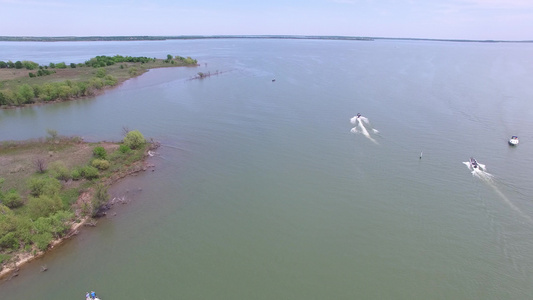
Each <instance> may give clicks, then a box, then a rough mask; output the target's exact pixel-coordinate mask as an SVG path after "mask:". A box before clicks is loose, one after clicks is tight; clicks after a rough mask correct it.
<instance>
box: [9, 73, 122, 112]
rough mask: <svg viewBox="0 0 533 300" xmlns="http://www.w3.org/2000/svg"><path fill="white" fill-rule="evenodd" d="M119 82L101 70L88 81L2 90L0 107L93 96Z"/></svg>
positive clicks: (69, 81) (22, 86)
mask: <svg viewBox="0 0 533 300" xmlns="http://www.w3.org/2000/svg"><path fill="white" fill-rule="evenodd" d="M117 83H118V80H117V79H116V78H115V77H114V76H112V75H107V74H106V70H105V69H103V68H100V69H98V70H97V72H96V75H95V76H94V77H92V78H91V79H90V80H88V81H79V82H74V81H71V80H65V81H63V82H49V83H45V84H42V85H29V84H27V83H25V84H22V85H19V86H18V87H16V88H15V89H14V90H0V106H1V105H7V106H21V105H25V104H32V103H35V102H39V101H43V102H49V101H54V100H66V99H69V98H75V97H83V96H91V95H93V94H94V93H95V92H96V90H101V89H102V88H104V87H106V86H114V85H116V84H117Z"/></svg>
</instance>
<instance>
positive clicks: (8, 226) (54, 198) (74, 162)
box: [0, 131, 153, 277]
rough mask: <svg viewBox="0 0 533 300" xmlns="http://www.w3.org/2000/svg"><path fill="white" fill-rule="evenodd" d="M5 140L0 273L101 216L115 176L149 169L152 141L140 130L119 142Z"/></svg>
mask: <svg viewBox="0 0 533 300" xmlns="http://www.w3.org/2000/svg"><path fill="white" fill-rule="evenodd" d="M50 133H51V134H49V136H48V137H47V138H42V139H38V140H31V141H24V142H11V141H4V142H0V143H1V144H0V178H1V179H0V277H1V276H2V274H3V275H5V274H6V271H8V270H13V269H16V267H17V266H18V264H20V263H21V262H22V261H24V260H27V259H28V258H32V257H36V256H38V255H40V254H42V253H44V252H45V251H46V250H47V249H49V247H50V246H52V245H55V244H57V243H58V242H60V241H62V240H63V239H64V238H66V237H70V236H72V235H73V234H74V233H75V229H76V228H78V227H79V226H80V225H81V224H83V223H84V222H85V221H86V220H88V219H90V218H94V217H98V216H99V215H101V214H102V212H103V211H105V209H106V207H107V203H108V201H109V195H108V193H107V188H108V187H109V186H110V185H111V184H112V183H113V182H115V181H116V180H118V179H120V178H122V177H124V176H126V175H128V174H131V173H134V172H137V171H141V170H144V169H146V166H145V165H144V163H143V162H144V158H145V157H146V152H147V151H148V149H149V148H150V147H151V146H153V144H149V143H146V141H145V140H144V137H143V136H142V134H141V133H139V132H138V131H130V132H128V133H127V135H126V136H125V138H124V141H122V142H120V143H111V142H100V143H87V142H84V141H82V140H81V139H80V138H77V137H68V138H67V137H59V136H57V135H56V134H54V132H53V131H52V132H50Z"/></svg>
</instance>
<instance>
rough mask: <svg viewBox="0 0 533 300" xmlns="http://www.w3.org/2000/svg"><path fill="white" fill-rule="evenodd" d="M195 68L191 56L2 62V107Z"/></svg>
mask: <svg viewBox="0 0 533 300" xmlns="http://www.w3.org/2000/svg"><path fill="white" fill-rule="evenodd" d="M196 65H197V61H196V60H194V59H192V58H190V57H187V58H184V57H181V56H172V55H170V54H169V55H168V56H167V58H166V59H156V58H147V57H122V56H119V55H117V56H113V57H106V56H97V57H94V58H91V59H89V60H88V61H86V62H85V63H80V64H73V63H71V64H67V63H65V62H59V63H50V64H49V65H41V66H39V65H38V64H36V63H34V62H30V61H22V62H21V61H17V62H15V63H13V62H12V61H9V62H7V63H6V62H1V61H0V108H9V107H17V106H25V105H31V104H34V103H46V102H53V101H66V100H71V99H76V98H81V97H87V96H94V95H97V94H98V93H100V92H101V91H102V90H105V89H106V88H109V87H113V86H115V85H117V84H119V83H121V82H123V81H125V80H127V79H130V78H132V77H136V76H139V75H141V74H143V73H144V72H146V71H147V70H149V69H153V68H165V67H179V66H196Z"/></svg>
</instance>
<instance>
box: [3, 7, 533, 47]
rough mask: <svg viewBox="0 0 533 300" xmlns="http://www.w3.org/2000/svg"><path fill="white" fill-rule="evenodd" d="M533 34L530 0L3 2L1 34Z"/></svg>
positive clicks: (463, 37) (513, 36)
mask: <svg viewBox="0 0 533 300" xmlns="http://www.w3.org/2000/svg"><path fill="white" fill-rule="evenodd" d="M125 35H134V36H142V35H151V36H165V35H166V36H168V35H171V36H182V35H185V36H186V35H318V36H355V37H386V38H428V39H461V40H505V41H522V40H533V0H285V1H283V0H261V1H255V0H188V1H182V0H175V1H172V0H150V1H147V0H105V1H104V0H82V1H80V0H0V36H125Z"/></svg>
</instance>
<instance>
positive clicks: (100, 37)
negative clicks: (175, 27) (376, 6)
mask: <svg viewBox="0 0 533 300" xmlns="http://www.w3.org/2000/svg"><path fill="white" fill-rule="evenodd" d="M216 38H243V39H246V38H256V39H269V38H272V39H328V40H359V41H361V40H362V41H371V40H416V41H446V42H485V43H487V42H492V43H500V42H502V43H531V42H533V40H493V39H484V40H478V39H452V38H449V39H444V38H410V37H367V36H341V35H88V36H75V35H64V36H0V41H8V42H9V41H77V40H84V41H134V40H136V41H140V40H172V39H216Z"/></svg>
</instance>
